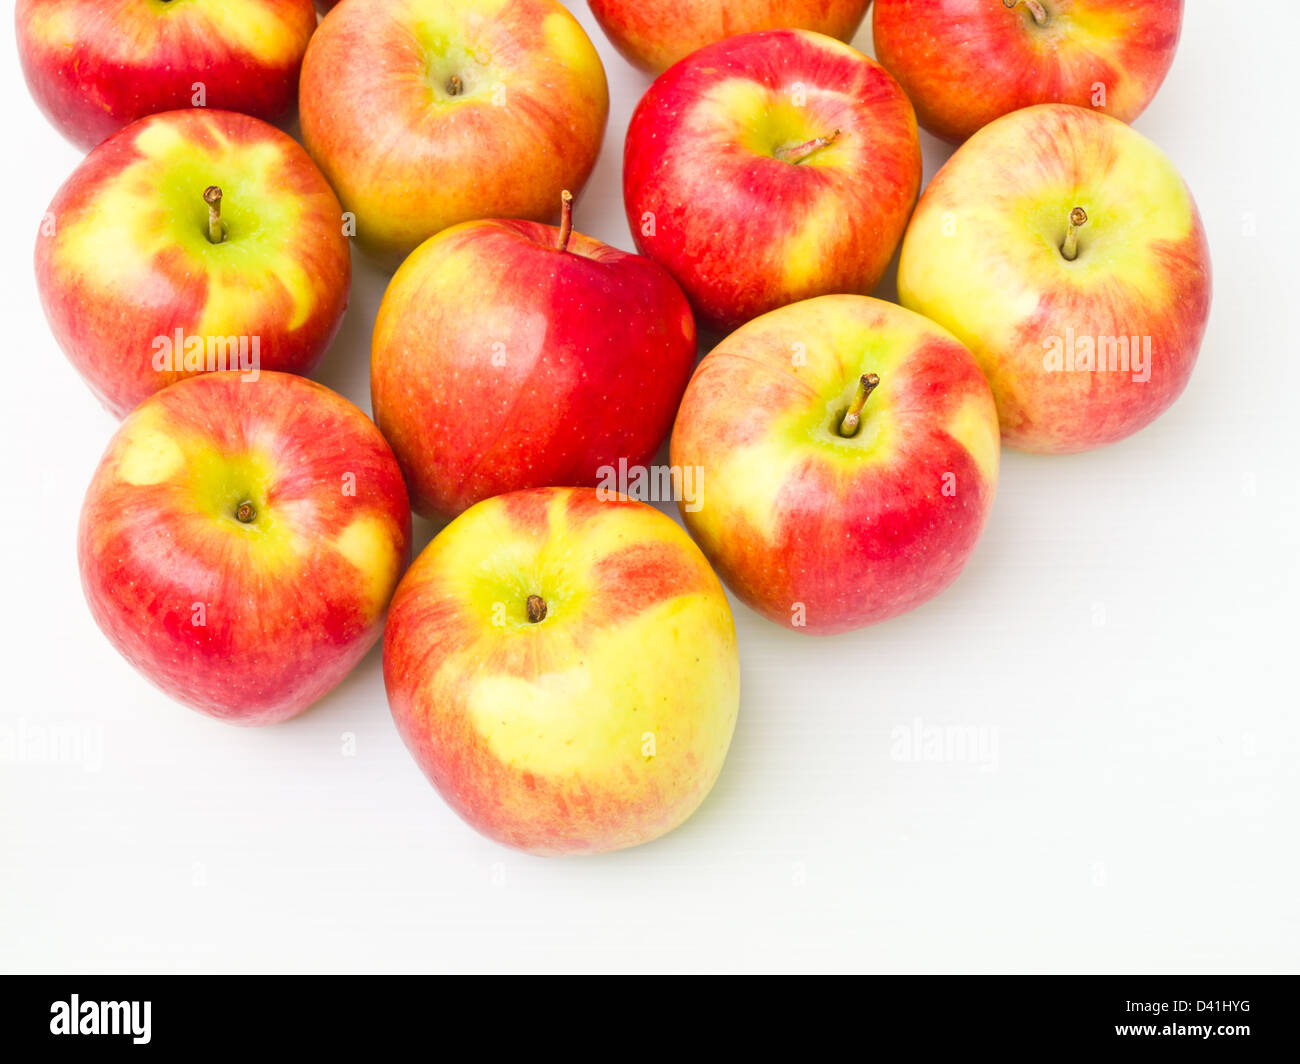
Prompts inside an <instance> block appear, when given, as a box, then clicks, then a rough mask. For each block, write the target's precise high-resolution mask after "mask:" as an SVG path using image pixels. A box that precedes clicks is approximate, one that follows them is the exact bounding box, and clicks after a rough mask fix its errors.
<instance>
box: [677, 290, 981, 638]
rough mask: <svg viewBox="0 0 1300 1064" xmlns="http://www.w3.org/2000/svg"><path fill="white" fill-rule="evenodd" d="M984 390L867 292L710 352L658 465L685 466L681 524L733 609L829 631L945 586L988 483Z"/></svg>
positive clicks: (977, 376)
mask: <svg viewBox="0 0 1300 1064" xmlns="http://www.w3.org/2000/svg"><path fill="white" fill-rule="evenodd" d="M998 458H999V448H998V422H997V413H996V410H995V408H994V405H993V396H992V395H991V394H990V392H989V386H988V384H987V382H986V381H985V380H984V377H983V375H982V374H981V373H980V371H979V367H978V366H977V365H976V364H975V360H974V359H973V358H972V357H971V354H970V352H969V351H967V350H966V349H965V348H964V347H962V345H961V344H959V343H958V342H957V341H956V340H954V339H953V337H952V336H951V335H949V334H948V333H947V332H945V331H944V330H943V329H941V328H939V326H937V325H935V324H934V323H933V322H930V321H927V320H926V319H925V318H922V317H921V316H920V315H919V314H913V313H911V312H910V311H907V310H903V309H902V308H901V307H896V306H894V305H893V304H892V303H884V302H882V301H880V300H878V299H870V298H868V297H865V296H852V295H837V296H822V297H820V298H817V299H810V300H807V301H805V302H802V303H796V304H794V305H792V306H788V307H783V308H781V309H780V310H775V311H772V313H770V314H766V315H764V316H763V317H761V318H758V319H756V320H755V321H752V322H750V323H749V324H748V325H745V326H744V327H742V328H741V329H739V330H737V331H736V332H735V333H733V334H732V335H731V336H729V337H727V339H726V340H724V341H723V342H722V343H721V344H719V345H718V347H717V348H715V349H714V350H713V351H712V352H711V353H710V354H708V355H707V356H706V357H705V358H704V361H703V362H701V363H700V366H699V368H698V369H697V370H696V372H695V376H694V377H692V378H691V383H690V385H689V387H687V389H686V396H685V398H684V399H683V400H682V407H681V412H680V413H679V414H678V416H677V424H676V426H675V427H674V429H673V439H672V463H673V465H674V466H676V467H678V468H687V467H695V468H698V469H699V474H698V475H699V478H700V481H701V483H702V485H703V489H704V490H703V491H702V493H701V502H702V505H698V506H695V507H687V506H683V507H682V516H683V518H684V520H685V521H686V526H687V528H689V529H690V530H691V534H692V535H694V536H695V539H696V541H697V542H698V543H699V544H700V546H701V547H702V548H703V549H704V553H705V554H706V555H707V556H708V558H709V560H710V561H711V562H712V563H713V565H714V567H715V568H716V569H717V570H718V573H719V575H721V577H722V579H723V580H724V581H725V582H726V583H727V586H729V587H730V588H731V589H732V590H733V591H734V592H736V594H737V595H739V596H740V597H741V598H742V599H743V600H744V601H745V602H746V603H748V604H749V605H750V606H751V607H753V608H754V609H755V610H757V611H758V612H759V613H761V614H763V615H764V616H765V617H768V618H770V619H771V620H774V621H776V622H778V623H779V624H784V625H786V626H787V627H790V628H793V629H795V630H797V631H807V632H813V633H817V634H824V633H831V632H843V631H847V630H849V629H852V628H860V627H862V626H863V625H868V624H874V623H875V622H877V621H883V620H885V619H886V618H889V617H893V616H895V615H897V614H900V613H903V612H904V611H905V610H910V609H912V608H913V607H915V606H917V605H919V604H920V603H922V602H924V601H926V600H927V599H929V598H931V597H932V596H934V595H936V594H938V593H939V592H940V591H942V590H943V589H944V588H945V587H947V586H948V585H949V584H950V583H951V582H952V581H953V580H954V579H956V577H957V574H958V573H959V572H960V571H961V569H962V567H963V566H964V565H965V564H966V560H967V558H969V557H970V554H971V551H972V550H973V549H974V547H975V542H976V540H977V539H978V538H979V535H980V532H981V530H982V529H983V528H984V523H985V520H986V519H987V517H988V514H989V509H990V507H991V506H992V503H993V494H994V490H995V488H996V485H997V476H998Z"/></svg>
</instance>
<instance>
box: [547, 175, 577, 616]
mask: <svg viewBox="0 0 1300 1064" xmlns="http://www.w3.org/2000/svg"><path fill="white" fill-rule="evenodd" d="M572 235H573V193H572V192H570V191H569V190H568V189H567V188H566V189H565V190H564V191H563V192H561V193H560V250H561V251H568V250H569V237H571V236H572ZM542 609H543V611H545V609H546V607H545V605H543V607H542Z"/></svg>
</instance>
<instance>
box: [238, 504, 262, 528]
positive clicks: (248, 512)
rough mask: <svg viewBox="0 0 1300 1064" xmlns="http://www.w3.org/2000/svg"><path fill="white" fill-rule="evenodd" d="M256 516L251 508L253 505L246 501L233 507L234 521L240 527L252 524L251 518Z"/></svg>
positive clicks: (255, 512)
mask: <svg viewBox="0 0 1300 1064" xmlns="http://www.w3.org/2000/svg"><path fill="white" fill-rule="evenodd" d="M256 516H257V511H256V510H255V509H254V508H253V504H252V503H251V502H249V501H248V500H247V499H245V500H244V501H243V502H241V503H240V504H239V505H238V506H236V507H235V520H236V521H238V522H239V523H240V524H241V525H251V524H252V523H253V518H254V517H256Z"/></svg>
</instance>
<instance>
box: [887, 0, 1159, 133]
mask: <svg viewBox="0 0 1300 1064" xmlns="http://www.w3.org/2000/svg"><path fill="white" fill-rule="evenodd" d="M872 19H873V23H872V28H873V32H874V37H875V48H876V58H877V59H879V60H880V61H881V62H882V63H883V64H884V65H885V66H886V67H887V68H888V70H889V72H890V73H891V74H893V75H894V77H896V78H897V79H898V80H899V82H900V83H901V84H902V86H903V88H904V89H905V90H906V91H907V95H908V96H909V97H910V98H911V100H912V103H913V104H914V105H915V106H916V113H917V117H918V119H919V120H920V123H921V125H922V126H924V127H925V128H926V129H927V130H929V131H930V132H931V133H933V134H934V135H935V136H936V137H942V138H944V139H945V140H949V141H952V142H954V143H956V142H960V141H963V140H965V139H966V138H967V137H969V136H970V135H971V134H972V133H974V132H975V131H976V130H977V129H979V128H980V127H982V126H986V125H988V123H990V122H992V121H993V120H994V119H995V118H999V117H1000V116H1002V115H1004V114H1008V113H1009V112H1011V111H1015V110H1018V109H1019V108H1022V107H1029V106H1031V105H1033V104H1039V103H1071V104H1077V105H1079V106H1084V107H1093V108H1095V109H1097V110H1099V111H1102V112H1104V113H1106V114H1108V115H1112V116H1113V117H1115V118H1118V119H1121V120H1123V121H1125V122H1131V121H1133V119H1135V118H1136V117H1137V116H1138V115H1139V114H1141V113H1142V111H1143V110H1144V109H1145V108H1146V106H1147V104H1149V103H1150V102H1151V98H1152V97H1153V96H1155V94H1156V90H1157V89H1159V88H1160V83H1161V82H1162V81H1164V79H1165V74H1167V73H1168V72H1169V66H1170V64H1171V63H1172V62H1173V60H1174V50H1175V49H1176V48H1177V47H1178V34H1179V31H1180V29H1181V28H1182V20H1183V0H876V7H875V12H874V14H873V16H872Z"/></svg>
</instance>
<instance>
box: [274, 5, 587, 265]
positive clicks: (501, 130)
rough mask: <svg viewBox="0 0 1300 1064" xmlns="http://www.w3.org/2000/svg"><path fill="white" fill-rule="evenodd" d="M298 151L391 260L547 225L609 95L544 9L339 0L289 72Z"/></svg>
mask: <svg viewBox="0 0 1300 1064" xmlns="http://www.w3.org/2000/svg"><path fill="white" fill-rule="evenodd" d="M300 107H301V115H302V135H303V142H304V143H305V144H306V146H307V150H308V151H310V152H311V154H312V157H313V158H315V160H316V161H317V163H319V164H320V167H321V169H322V170H324V172H325V176H326V177H328V178H329V181H330V184H331V185H333V186H334V189H335V191H336V192H338V194H339V198H340V199H341V200H342V201H343V206H344V207H345V208H346V209H347V210H348V211H349V212H351V213H352V214H353V215H354V216H355V222H356V237H357V240H358V242H359V243H360V244H361V245H362V247H363V248H365V249H367V250H368V251H370V252H371V253H372V254H374V255H375V256H376V257H377V258H379V259H381V260H383V261H385V262H392V263H393V264H394V265H396V263H397V262H398V261H400V260H401V258H402V257H403V256H405V255H407V254H409V253H410V252H411V251H412V250H413V249H414V248H415V247H416V245H418V244H419V243H420V242H421V241H423V240H424V239H425V238H426V237H428V236H431V235H432V234H434V233H437V232H439V231H440V230H442V229H446V228H447V227H448V226H452V225H455V224H457V223H458V222H464V221H469V220H472V219H477V218H528V219H532V220H534V221H553V220H555V218H556V217H557V214H558V210H559V203H560V192H561V190H563V189H566V188H567V189H571V190H573V191H574V192H575V193H576V192H577V191H578V190H580V189H581V188H582V186H583V184H584V183H585V182H586V180H587V177H588V175H589V174H590V173H591V170H592V167H593V166H594V165H595V163H596V156H597V155H598V154H599V152H600V143H601V139H602V138H603V136H604V131H605V119H606V117H607V116H608V113H609V90H608V87H607V85H606V83H605V71H604V68H603V67H602V66H601V62H600V57H599V56H598V55H597V54H596V49H595V48H594V47H593V46H592V43H591V41H590V40H589V39H588V37H587V35H586V34H585V33H584V32H583V30H582V27H581V26H580V25H579V24H578V23H577V21H576V20H575V19H574V18H573V16H572V15H570V14H569V12H568V11H567V10H566V9H565V8H564V7H563V6H562V5H560V4H559V3H557V2H555V0H348V3H347V4H345V5H340V6H339V7H338V8H336V9H335V10H333V11H331V12H330V14H329V17H328V18H326V19H325V20H324V21H323V22H322V23H321V25H320V29H319V30H318V32H317V33H316V35H315V36H314V37H313V38H312V41H311V45H310V47H309V48H308V50H307V56H306V59H305V60H304V61H303V68H302V91H301V104H300Z"/></svg>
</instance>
